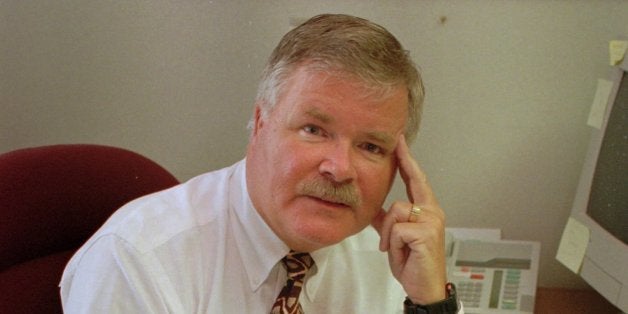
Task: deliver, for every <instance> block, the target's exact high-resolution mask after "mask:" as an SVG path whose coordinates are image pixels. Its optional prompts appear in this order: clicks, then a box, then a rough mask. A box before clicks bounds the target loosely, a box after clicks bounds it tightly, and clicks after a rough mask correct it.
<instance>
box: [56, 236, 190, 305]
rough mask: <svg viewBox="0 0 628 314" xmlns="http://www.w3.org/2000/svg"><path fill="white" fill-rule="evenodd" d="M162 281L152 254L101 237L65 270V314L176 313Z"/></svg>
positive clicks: (112, 237)
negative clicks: (160, 282)
mask: <svg viewBox="0 0 628 314" xmlns="http://www.w3.org/2000/svg"><path fill="white" fill-rule="evenodd" d="M163 277H164V275H163V272H161V270H160V267H159V265H158V264H156V263H155V262H154V258H152V253H151V252H149V253H141V252H138V251H137V250H136V249H134V248H133V247H132V246H131V245H130V244H129V243H127V242H126V241H125V240H123V239H121V238H119V237H118V236H115V235H105V236H101V237H100V238H98V239H95V241H93V242H92V243H91V245H89V246H87V247H85V248H83V249H81V251H79V253H77V255H75V256H74V257H73V258H72V260H71V261H70V263H69V264H68V266H67V267H66V270H65V273H64V274H63V278H62V280H61V284H60V286H61V299H62V304H63V309H64V313H71V314H72V313H169V312H176V311H177V308H179V307H178V306H177V303H178V302H176V294H174V293H171V292H170V293H169V292H168V291H164V289H162V288H161V286H162V285H160V284H159V281H160V278H163ZM179 309H180V308H179Z"/></svg>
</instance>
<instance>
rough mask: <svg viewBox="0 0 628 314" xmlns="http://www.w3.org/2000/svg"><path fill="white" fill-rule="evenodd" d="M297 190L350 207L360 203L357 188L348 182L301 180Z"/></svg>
mask: <svg viewBox="0 0 628 314" xmlns="http://www.w3.org/2000/svg"><path fill="white" fill-rule="evenodd" d="M298 192H299V193H300V194H303V195H308V196H313V197H316V198H320V199H322V200H324V201H327V202H333V203H340V204H344V205H347V206H349V207H351V208H356V207H359V206H360V204H361V203H362V200H361V199H360V195H359V194H358V191H357V189H356V188H355V186H354V185H353V184H350V183H344V184H337V183H333V182H330V181H328V180H325V179H320V178H319V179H315V180H312V181H306V182H302V183H301V184H299V187H298Z"/></svg>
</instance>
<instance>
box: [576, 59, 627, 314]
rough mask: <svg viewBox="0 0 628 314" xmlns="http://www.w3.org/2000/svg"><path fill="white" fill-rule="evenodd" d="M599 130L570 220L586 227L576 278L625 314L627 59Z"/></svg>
mask: <svg viewBox="0 0 628 314" xmlns="http://www.w3.org/2000/svg"><path fill="white" fill-rule="evenodd" d="M612 81H613V87H612V90H611V93H610V95H609V98H608V104H607V107H606V113H605V116H604V122H603V124H602V128H601V129H599V130H598V129H595V128H594V129H593V131H592V132H593V134H592V136H591V141H590V143H589V150H588V153H587V156H586V159H585V164H584V167H583V169H582V174H581V176H580V181H579V184H578V190H577V192H576V197H575V200H574V204H573V208H572V212H571V218H573V219H576V220H578V221H579V222H580V223H582V224H583V225H585V226H586V227H587V228H588V229H589V231H590V241H589V244H588V246H587V250H586V254H585V258H584V260H583V263H582V266H581V269H580V276H581V277H582V278H583V279H584V280H585V281H587V282H588V283H589V284H590V285H591V286H592V287H593V288H594V289H595V290H597V291H598V292H599V293H600V294H601V295H603V296H604V297H605V298H606V299H608V300H609V301H610V302H611V303H613V304H614V305H615V306H617V307H618V308H619V309H620V310H622V311H623V312H625V313H628V58H625V59H624V60H623V62H622V63H621V64H620V65H619V66H615V67H614V69H613V74H612Z"/></svg>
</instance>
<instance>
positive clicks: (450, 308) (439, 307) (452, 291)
mask: <svg viewBox="0 0 628 314" xmlns="http://www.w3.org/2000/svg"><path fill="white" fill-rule="evenodd" d="M445 290H446V291H447V298H446V299H445V300H442V301H439V302H436V303H432V304H428V305H421V304H416V303H412V301H411V300H410V299H409V298H407V297H406V301H404V302H403V308H404V313H405V314H455V313H458V310H459V309H460V306H459V304H458V296H457V295H456V286H455V285H454V284H453V283H447V285H445Z"/></svg>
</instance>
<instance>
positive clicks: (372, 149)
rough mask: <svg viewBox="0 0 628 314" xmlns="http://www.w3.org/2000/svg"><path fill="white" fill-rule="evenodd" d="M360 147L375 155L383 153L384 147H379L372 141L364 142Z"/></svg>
mask: <svg viewBox="0 0 628 314" xmlns="http://www.w3.org/2000/svg"><path fill="white" fill-rule="evenodd" d="M362 148H363V149H364V150H366V151H368V152H369V153H371V154H376V155H383V154H384V149H383V148H382V147H380V146H379V145H375V144H373V143H364V144H362Z"/></svg>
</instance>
